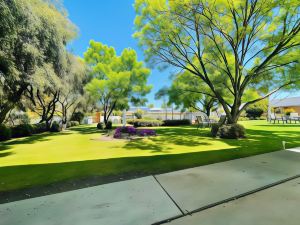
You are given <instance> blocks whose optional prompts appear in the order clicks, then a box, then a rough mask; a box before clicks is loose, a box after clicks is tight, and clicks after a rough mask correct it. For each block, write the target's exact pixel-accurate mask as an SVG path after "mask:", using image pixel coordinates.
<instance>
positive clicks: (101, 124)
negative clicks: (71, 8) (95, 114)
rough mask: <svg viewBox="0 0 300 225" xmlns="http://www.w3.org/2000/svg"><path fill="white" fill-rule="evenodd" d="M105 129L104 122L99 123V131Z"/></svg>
mask: <svg viewBox="0 0 300 225" xmlns="http://www.w3.org/2000/svg"><path fill="white" fill-rule="evenodd" d="M103 128H104V124H103V123H102V122H100V123H97V129H99V130H103Z"/></svg>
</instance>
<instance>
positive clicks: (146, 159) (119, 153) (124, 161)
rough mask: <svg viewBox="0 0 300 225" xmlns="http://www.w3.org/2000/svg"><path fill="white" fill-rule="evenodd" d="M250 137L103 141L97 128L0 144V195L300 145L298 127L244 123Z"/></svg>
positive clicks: (190, 132) (201, 133)
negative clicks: (56, 183) (283, 146)
mask: <svg viewBox="0 0 300 225" xmlns="http://www.w3.org/2000/svg"><path fill="white" fill-rule="evenodd" d="M242 124H243V125H244V126H245V127H246V128H247V138H246V139H242V140H222V139H214V138H211V137H209V130H208V129H202V130H197V129H195V127H191V126H187V127H160V128H156V130H157V133H158V136H156V137H151V138H149V139H143V140H135V141H124V140H116V141H101V140H97V139H99V137H100V133H99V131H98V130H97V129H96V128H95V127H94V126H84V125H83V126H78V127H74V128H72V129H70V130H69V131H65V132H62V133H57V134H53V133H51V134H50V133H44V134H40V135H35V136H31V137H26V138H20V139H14V140H11V141H7V142H3V143H0V177H1V179H0V191H7V190H16V189H21V188H25V187H32V186H37V185H44V184H50V183H53V182H58V181H62V180H69V179H77V178H83V177H88V176H95V175H96V176H100V177H101V176H103V177H107V176H111V175H118V174H125V175H126V174H129V175H130V174H156V173H162V172H168V171H173V170H179V169H183V168H188V167H194V166H200V165H205V164H209V163H214V162H220V161H225V160H230V159H235V158H240V157H245V156H249V155H254V154H260V153H265V152H270V151H276V150H280V149H282V141H283V140H284V141H286V142H287V147H296V146H300V126H299V124H297V125H294V124H291V125H290V124H288V125H283V124H279V125H278V124H275V125H273V124H272V125H270V124H268V123H267V122H266V121H245V122H242Z"/></svg>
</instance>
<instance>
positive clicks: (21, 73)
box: [0, 0, 76, 124]
mask: <svg viewBox="0 0 300 225" xmlns="http://www.w3.org/2000/svg"><path fill="white" fill-rule="evenodd" d="M51 2H52V1H43V0H2V1H0V124H1V123H2V122H3V121H4V119H5V117H6V115H7V113H8V112H9V111H10V110H11V109H13V108H14V107H15V105H16V104H17V103H18V102H19V101H20V99H21V96H22V95H23V94H24V92H25V91H26V90H27V88H28V87H29V86H30V85H31V81H32V76H33V75H34V74H35V72H36V71H37V69H39V68H43V67H47V65H49V64H51V67H52V68H53V70H54V71H55V73H57V74H59V73H60V72H61V71H62V67H63V66H64V64H65V57H64V56H65V45H66V43H67V41H69V40H70V39H72V38H73V37H74V35H75V33H76V29H75V27H74V25H73V24H72V23H71V22H70V21H69V19H68V18H67V15H66V13H65V12H64V11H63V9H62V8H59V9H57V8H56V7H55V6H54V5H53V4H52V3H51Z"/></svg>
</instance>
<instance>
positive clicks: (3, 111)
mask: <svg viewBox="0 0 300 225" xmlns="http://www.w3.org/2000/svg"><path fill="white" fill-rule="evenodd" d="M13 108H14V104H12V103H9V102H6V103H5V105H4V106H3V107H1V112H0V124H2V123H3V122H4V120H5V118H6V115H7V114H8V113H9V111H10V110H12V109H13Z"/></svg>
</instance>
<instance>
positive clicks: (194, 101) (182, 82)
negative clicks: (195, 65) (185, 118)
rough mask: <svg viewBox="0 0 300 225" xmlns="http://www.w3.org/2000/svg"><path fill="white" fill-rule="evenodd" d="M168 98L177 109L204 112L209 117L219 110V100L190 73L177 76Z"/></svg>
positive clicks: (169, 89) (169, 90)
mask: <svg viewBox="0 0 300 225" xmlns="http://www.w3.org/2000/svg"><path fill="white" fill-rule="evenodd" d="M204 92H205V93H206V94H203V93H204ZM168 96H169V101H170V102H173V103H174V104H175V105H176V106H177V108H190V109H193V110H196V111H200V112H203V113H205V114H206V115H207V116H208V117H209V116H210V113H211V112H212V111H214V110H216V109H217V108H218V101H217V98H215V97H214V95H213V94H212V93H210V90H209V89H208V88H207V86H206V85H205V83H204V82H203V81H202V80H200V79H198V78H197V77H196V76H194V75H193V74H190V73H189V72H188V71H184V72H182V73H178V74H176V76H175V78H174V79H173V82H172V85H171V86H170V87H169V88H168ZM223 96H224V95H223Z"/></svg>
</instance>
